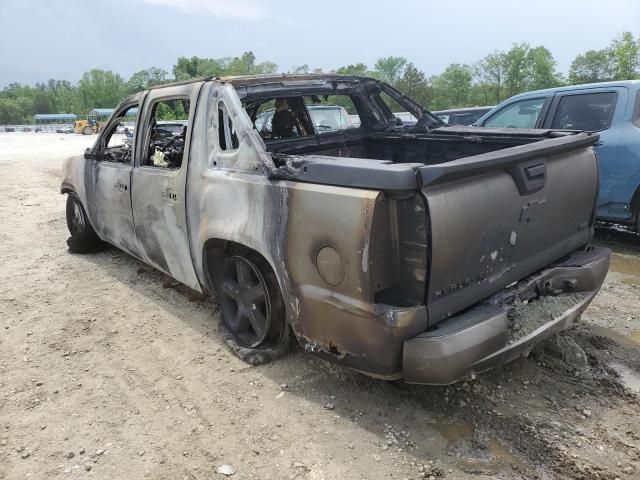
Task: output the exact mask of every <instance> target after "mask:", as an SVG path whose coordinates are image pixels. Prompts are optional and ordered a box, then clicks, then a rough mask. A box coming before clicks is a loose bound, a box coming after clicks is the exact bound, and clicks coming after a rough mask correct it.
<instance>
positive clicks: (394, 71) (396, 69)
mask: <svg viewBox="0 0 640 480" xmlns="http://www.w3.org/2000/svg"><path fill="white" fill-rule="evenodd" d="M406 65H407V59H406V58H404V57H383V58H379V59H378V60H377V61H376V64H375V65H374V67H373V69H374V71H375V72H376V73H377V74H378V77H379V78H380V80H382V81H385V82H387V83H389V84H391V85H395V83H396V82H397V81H398V80H400V78H401V77H402V74H403V73H404V69H405V66H406Z"/></svg>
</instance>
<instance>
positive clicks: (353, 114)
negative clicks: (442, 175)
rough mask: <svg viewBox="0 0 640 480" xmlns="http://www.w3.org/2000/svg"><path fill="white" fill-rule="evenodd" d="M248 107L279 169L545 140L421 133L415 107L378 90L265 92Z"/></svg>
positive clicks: (432, 158)
mask: <svg viewBox="0 0 640 480" xmlns="http://www.w3.org/2000/svg"><path fill="white" fill-rule="evenodd" d="M243 105H244V108H245V110H246V112H247V114H248V116H249V118H250V119H251V121H252V123H253V126H254V128H255V129H256V131H257V132H258V133H259V134H260V136H261V138H262V139H263V141H264V142H265V146H266V149H267V151H268V152H270V153H271V154H272V158H273V161H274V164H275V165H276V167H282V166H285V165H287V164H290V163H292V162H293V163H294V164H296V165H299V164H302V163H304V162H307V161H312V158H305V157H312V156H323V157H325V158H326V157H331V158H333V159H335V160H336V161H339V159H340V158H352V159H353V158H357V159H371V160H386V161H390V162H393V163H422V164H424V165H431V164H437V163H446V162H450V161H453V160H457V159H459V158H464V157H469V156H473V155H478V154H482V153H487V152H492V151H496V150H501V149H504V148H509V147H513V146H516V145H522V144H525V143H530V142H533V141H537V140H541V139H542V138H540V137H533V136H532V137H531V138H528V137H527V136H526V135H520V136H517V135H514V136H506V135H494V136H483V137H482V138H479V137H478V136H477V135H475V136H466V135H453V134H450V135H442V134H434V133H427V132H426V131H424V130H418V131H416V130H415V128H416V127H415V126H414V124H415V123H416V121H417V117H416V116H415V115H413V114H412V113H410V112H408V111H407V110H408V109H411V108H412V105H411V104H404V103H402V99H396V98H394V97H393V96H392V95H391V94H389V93H387V92H385V91H383V90H382V89H380V88H377V87H374V88H372V89H371V90H369V91H365V92H350V93H349V94H346V93H345V94H334V93H330V94H326V93H318V94H311V93H309V94H302V95H295V96H294V95H288V96H278V95H277V94H274V95H273V96H268V95H267V94H261V97H259V98H251V97H247V98H245V99H243ZM528 110H531V114H536V112H537V110H536V108H533V107H531V108H530V109H525V111H523V109H522V108H519V109H518V112H519V113H520V114H523V113H524V114H527V115H529V114H530V112H529V111H528ZM418 128H420V127H418ZM292 155H294V156H295V158H292V157H291V156H292Z"/></svg>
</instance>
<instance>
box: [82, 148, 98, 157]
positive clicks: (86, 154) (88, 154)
mask: <svg viewBox="0 0 640 480" xmlns="http://www.w3.org/2000/svg"><path fill="white" fill-rule="evenodd" d="M84 158H85V160H97V159H98V156H97V155H96V154H95V153H93V150H92V149H91V148H87V149H86V150H85V151H84Z"/></svg>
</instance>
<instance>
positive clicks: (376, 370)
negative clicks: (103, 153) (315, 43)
mask: <svg viewBox="0 0 640 480" xmlns="http://www.w3.org/2000/svg"><path fill="white" fill-rule="evenodd" d="M305 78H306V77H305ZM296 81H299V82H300V86H299V87H298V86H295V85H293V84H289V85H284V86H283V85H282V84H281V82H282V81H281V80H278V79H277V78H274V80H273V83H274V84H276V85H278V84H279V85H280V87H278V88H283V89H287V88H288V89H293V90H295V91H298V90H300V91H303V90H304V88H305V83H304V82H305V81H306V80H305V79H304V78H301V79H299V80H296ZM279 82H280V83H279ZM329 82H331V81H329ZM294 83H295V82H294ZM313 83H314V84H319V83H322V80H321V79H314V80H313ZM325 83H327V81H325ZM187 85H190V87H188V88H191V93H190V95H191V96H192V98H195V99H197V101H194V103H193V105H194V107H195V109H194V110H193V111H192V117H191V121H190V130H189V133H188V135H189V145H188V149H187V152H185V160H184V161H183V166H182V168H181V170H180V171H179V172H178V173H176V174H174V175H172V176H171V175H160V177H162V178H160V179H158V178H156V179H155V180H153V177H152V176H150V177H149V180H148V181H149V182H150V183H149V184H141V185H140V186H138V185H136V184H135V182H134V184H133V190H134V192H133V199H134V205H133V206H131V205H129V209H130V212H129V214H127V212H126V202H124V201H122V199H126V196H127V195H124V196H123V193H122V192H121V191H119V190H118V188H117V182H118V181H120V180H122V182H123V183H125V182H126V176H127V172H126V171H124V172H119V173H118V174H115V173H113V174H112V175H111V176H109V174H108V173H106V172H109V171H110V170H109V166H106V165H103V164H101V162H94V161H91V160H86V159H84V158H83V157H74V158H72V159H69V160H68V161H66V162H65V164H64V168H63V184H64V185H66V186H67V188H72V189H73V190H75V192H76V193H77V194H78V196H79V197H80V199H81V200H82V202H83V204H84V205H85V206H86V207H87V212H88V215H89V217H90V221H91V223H92V225H94V227H95V229H96V231H97V232H98V234H99V235H100V236H102V237H103V238H104V239H105V240H107V241H110V242H111V243H113V244H114V245H116V246H118V247H120V248H123V249H125V250H126V251H128V252H129V253H131V254H133V255H135V256H137V257H138V258H141V259H143V260H146V261H147V262H148V263H150V264H152V265H154V266H156V267H157V268H159V269H161V270H163V271H165V272H166V273H168V274H170V275H172V276H173V277H174V278H176V279H177V280H179V281H181V282H183V283H185V284H187V285H189V286H191V287H192V288H195V289H197V290H211V289H212V288H213V285H212V284H211V276H212V273H214V272H210V271H209V267H210V265H207V264H206V262H205V259H206V252H205V245H206V244H207V242H208V241H210V240H212V239H215V240H220V241H229V242H235V243H237V244H241V245H243V246H245V247H247V248H250V249H252V250H254V251H256V252H258V253H259V254H260V255H262V256H263V257H264V258H265V259H266V260H267V262H268V263H269V264H270V265H271V267H272V268H273V270H274V272H275V273H276V276H277V278H278V281H279V284H280V289H281V291H282V293H283V297H284V300H285V304H286V310H287V317H288V320H289V322H290V324H291V326H292V327H293V330H294V332H295V334H296V335H297V337H298V339H299V340H300V341H301V342H302V343H303V344H305V345H306V347H307V350H308V351H312V352H317V353H323V354H325V355H327V356H329V357H331V358H332V359H334V360H338V361H343V362H345V363H348V364H350V365H351V366H353V367H355V368H357V369H360V370H363V371H365V372H367V373H369V374H372V375H376V376H380V377H385V378H395V377H399V376H401V375H402V347H403V343H404V341H405V340H407V339H409V338H413V337H415V336H416V335H418V334H420V333H422V332H424V331H425V330H426V328H427V325H428V313H427V307H426V306H425V301H424V298H423V299H422V302H406V303H405V304H403V305H397V306H390V305H388V304H385V303H382V302H379V301H377V300H379V298H380V297H379V296H380V295H384V292H385V289H386V288H388V287H390V286H392V285H391V283H393V282H391V281H390V280H389V279H394V278H396V277H397V276H398V275H399V273H400V272H403V271H405V272H408V273H409V274H410V275H411V276H412V277H411V278H412V279H413V280H415V281H417V282H422V285H426V283H427V281H428V278H427V276H428V275H427V270H426V268H427V260H428V257H429V256H434V257H435V255H433V252H432V251H431V249H432V246H431V245H428V237H429V231H428V230H429V228H431V227H429V225H428V209H429V205H428V201H427V202H426V203H425V200H424V197H422V196H421V194H420V193H419V191H417V190H415V191H413V192H411V193H410V195H413V196H414V197H415V198H413V199H412V200H411V202H412V203H411V204H410V205H409V204H407V203H406V202H407V200H406V197H407V196H406V194H405V195H404V199H401V200H398V201H395V200H392V199H390V198H389V197H387V194H386V193H383V192H381V191H380V190H379V189H370V188H349V187H343V186H332V185H321V184H314V183H306V182H302V181H298V179H297V178H296V177H297V175H298V174H299V172H300V171H302V167H303V166H302V165H299V167H301V168H300V169H299V171H293V172H285V173H283V171H282V167H277V166H276V165H275V164H274V161H273V159H272V157H271V155H270V154H269V153H268V152H267V149H266V146H265V144H264V142H263V141H262V139H261V138H260V136H259V134H258V133H257V132H256V131H255V129H254V128H253V125H252V122H251V120H250V119H249V117H248V115H247V114H246V112H245V110H244V108H243V105H242V101H241V97H242V96H243V95H246V89H247V88H249V87H250V86H251V88H254V87H255V88H257V89H260V88H262V87H261V86H260V85H261V84H260V82H259V81H257V80H256V82H255V84H254V83H253V82H252V81H251V80H247V81H237V82H236V88H234V86H233V85H232V84H231V83H229V82H225V81H206V82H201V83H198V84H194V83H190V84H187ZM256 85H257V86H256ZM168 88H176V87H175V86H173V87H168ZM264 88H265V91H267V90H268V89H269V88H271V89H272V90H273V89H274V88H276V87H274V86H273V85H271V86H265V87H264ZM151 92H152V94H153V93H156V92H160V93H161V92H162V89H157V90H156V89H154V90H151ZM139 95H143V94H139ZM138 98H144V97H143V96H141V97H138ZM126 101H129V102H130V101H131V99H128V100H126ZM126 101H125V102H126ZM221 102H222V103H223V104H224V108H226V109H227V111H229V112H230V115H231V120H232V122H233V126H234V130H235V132H236V134H237V136H238V143H239V146H238V148H237V149H233V150H227V151H224V150H222V149H221V148H220V146H219V144H218V138H219V128H220V127H221V126H220V125H219V123H218V121H219V117H218V108H219V106H220V105H219V104H220V103H221ZM144 112H145V110H144V109H143V118H144ZM365 120H366V119H365ZM370 120H371V121H372V122H373V121H375V120H376V118H375V114H374V113H372V117H371V119H370ZM378 120H380V118H378ZM382 120H384V119H382ZM136 135H137V137H136V138H135V148H136V150H142V148H143V145H144V129H142V128H140V127H138V128H136ZM99 142H100V139H99V140H98V143H99ZM589 155H591V158H592V157H593V155H592V154H591V153H590V154H589ZM139 157H140V156H139V155H138V154H137V156H136V157H135V158H136V160H135V164H134V166H133V167H130V168H133V176H134V177H135V175H136V172H137V171H142V169H144V168H149V167H140V158H139ZM187 157H188V162H187ZM363 161H365V160H363ZM94 163H97V165H95V166H93V164H94ZM121 173H122V175H123V176H122V178H121V177H119V176H118V175H120V174H121ZM131 175H132V174H131V171H129V183H128V184H127V186H128V189H127V191H128V195H129V202H130V201H131V190H132V187H131V183H130V177H131ZM107 177H108V179H107ZM168 177H171V178H170V179H168ZM101 180H105V181H104V182H101ZM154 181H155V182H156V185H154V186H152V185H151V183H153V182H154ZM112 184H113V185H112ZM114 185H115V188H114ZM187 186H188V187H187ZM103 187H104V188H105V191H104V192H103V191H101V189H102V188H103ZM138 188H139V189H140V190H141V191H140V192H137V191H136V190H138ZM158 189H159V190H158ZM168 189H171V190H172V195H171V196H170V199H171V200H172V202H173V205H168V204H166V203H162V202H166V200H167V199H166V198H163V197H162V195H161V194H162V192H164V191H165V190H168ZM120 190H122V189H120ZM429 194H432V195H433V202H434V205H435V203H437V202H438V201H440V200H439V198H440V197H438V196H437V195H436V194H435V193H434V192H430V193H429ZM100 196H101V197H100ZM427 197H428V195H427ZM98 198H101V201H100V202H99V204H98V203H97V199H98ZM441 198H442V201H445V200H446V195H444V196H443V197H441ZM385 201H386V203H385ZM118 202H121V203H122V204H121V205H120V204H119V203H118ZM159 202H160V203H159ZM402 202H405V203H404V204H402V205H403V206H402V208H400V207H399V205H400V204H401V203H402ZM170 203H171V202H170ZM177 204H178V205H180V207H179V209H176V208H175V205H177ZM115 205H118V209H120V207H122V208H121V209H120V211H116V210H117V209H116V208H114V207H115ZM383 205H384V206H383ZM391 205H393V207H391ZM407 205H409V206H410V208H407ZM431 208H433V207H431ZM403 209H406V210H407V211H413V212H414V215H419V216H420V217H422V219H423V220H422V221H421V222H417V223H418V225H416V226H415V227H413V226H412V227H411V228H414V229H415V231H412V232H404V233H402V232H401V230H402V228H398V226H397V224H394V222H397V216H398V215H399V213H398V212H400V215H402V210H403ZM172 212H173V213H172ZM406 215H409V214H408V213H407V214H406ZM461 215H462V214H461ZM394 219H395V220H394ZM463 220H465V221H466V220H467V219H466V218H464V219H463ZM403 228H405V229H406V228H407V227H406V225H405V226H404V227H403ZM399 231H400V233H399ZM445 233H446V232H445ZM399 235H400V236H401V235H405V238H406V241H405V243H406V244H407V248H406V249H405V251H401V250H402V249H401V247H400V245H401V244H402V239H401V238H400V237H399ZM372 238H375V241H372V240H371V239H372ZM176 239H177V240H176ZM184 239H186V241H183V240H184ZM324 247H331V248H332V249H334V250H335V251H336V252H337V254H338V255H339V257H340V259H341V260H342V263H343V265H342V267H343V269H344V280H343V281H342V283H340V284H339V285H336V286H333V285H329V284H328V283H326V282H325V281H324V280H323V279H322V277H321V276H320V274H319V272H318V269H317V267H316V257H317V255H318V252H319V251H320V250H321V249H322V248H324ZM399 249H400V251H399ZM385 254H386V255H387V256H389V257H391V259H392V260H391V261H389V260H388V259H386V260H385V259H383V258H381V257H382V256H383V255H385ZM394 257H398V258H400V260H393V259H394ZM402 259H403V260H402ZM403 261H404V263H405V265H402V262H403ZM422 291H425V290H424V289H423V290H422ZM412 296H413V297H415V296H416V295H412ZM417 300H419V299H417Z"/></svg>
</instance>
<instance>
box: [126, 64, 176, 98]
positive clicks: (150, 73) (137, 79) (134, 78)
mask: <svg viewBox="0 0 640 480" xmlns="http://www.w3.org/2000/svg"><path fill="white" fill-rule="evenodd" d="M168 75H169V74H168V72H167V71H166V70H163V69H162V68H158V67H151V68H147V69H145V70H140V71H138V72H136V73H134V74H133V75H131V78H129V80H128V81H127V92H128V93H136V92H141V91H142V90H146V89H148V88H150V87H153V86H154V85H160V84H162V83H165V82H167V81H168V80H167V77H168Z"/></svg>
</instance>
